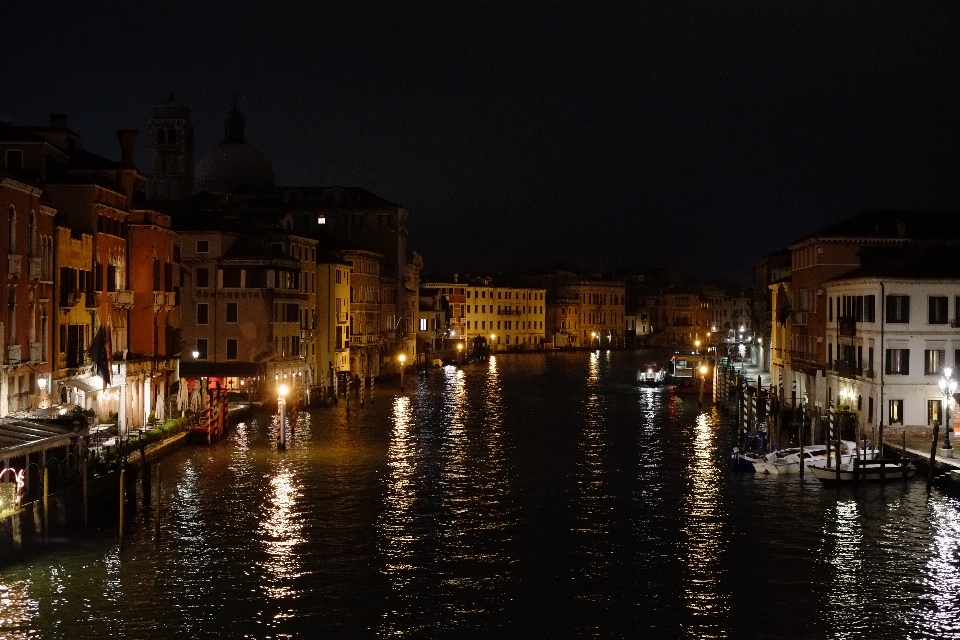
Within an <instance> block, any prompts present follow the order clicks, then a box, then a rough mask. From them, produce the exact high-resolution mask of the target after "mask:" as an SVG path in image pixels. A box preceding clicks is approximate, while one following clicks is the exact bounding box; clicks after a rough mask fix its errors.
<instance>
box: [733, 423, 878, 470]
mask: <svg viewBox="0 0 960 640" xmlns="http://www.w3.org/2000/svg"><path fill="white" fill-rule="evenodd" d="M758 438H759V439H763V438H765V434H764V433H763V432H760V431H757V432H754V431H751V432H750V433H748V434H747V436H746V438H745V440H744V448H743V449H742V450H741V449H734V450H733V452H734V453H733V459H732V463H731V468H732V469H734V470H735V471H745V472H748V473H760V474H764V475H796V474H799V473H800V460H801V452H800V447H790V448H787V449H780V450H774V451H770V452H767V449H773V447H772V446H770V447H767V446H766V443H765V441H763V440H761V442H760V443H759V444H758V443H757V442H756V440H757V439H758ZM874 454H875V451H874V450H873V449H872V448H870V447H869V446H865V447H863V448H861V449H860V451H859V455H858V451H857V443H856V442H853V441H850V440H841V441H840V464H841V465H843V464H850V463H851V462H852V461H853V460H855V459H857V458H858V457H859V458H860V460H861V461H863V460H871V459H873V458H874ZM802 459H803V461H804V469H807V470H809V469H811V468H813V467H819V466H823V467H826V466H827V447H826V445H822V444H812V445H809V446H805V447H804V448H803V457H802ZM834 464H836V450H835V449H834V448H833V447H831V448H830V465H831V466H832V465H834Z"/></svg>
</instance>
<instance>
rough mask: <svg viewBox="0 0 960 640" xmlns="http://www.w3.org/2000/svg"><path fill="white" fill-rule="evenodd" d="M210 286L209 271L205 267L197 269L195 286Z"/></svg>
mask: <svg viewBox="0 0 960 640" xmlns="http://www.w3.org/2000/svg"><path fill="white" fill-rule="evenodd" d="M209 286H210V271H209V270H208V269H207V268H206V267H200V268H198V269H197V287H198V288H204V289H205V288H206V287H209Z"/></svg>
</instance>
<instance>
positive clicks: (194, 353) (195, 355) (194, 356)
mask: <svg viewBox="0 0 960 640" xmlns="http://www.w3.org/2000/svg"><path fill="white" fill-rule="evenodd" d="M199 357H200V352H199V351H197V350H196V349H194V350H193V359H194V360H196V359H197V358H199Z"/></svg>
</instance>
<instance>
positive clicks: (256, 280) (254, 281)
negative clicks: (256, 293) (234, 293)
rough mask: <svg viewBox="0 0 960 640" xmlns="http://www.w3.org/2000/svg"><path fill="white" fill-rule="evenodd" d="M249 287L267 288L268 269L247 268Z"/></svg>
mask: <svg viewBox="0 0 960 640" xmlns="http://www.w3.org/2000/svg"><path fill="white" fill-rule="evenodd" d="M247 288H248V289H266V288H267V270H266V269H247Z"/></svg>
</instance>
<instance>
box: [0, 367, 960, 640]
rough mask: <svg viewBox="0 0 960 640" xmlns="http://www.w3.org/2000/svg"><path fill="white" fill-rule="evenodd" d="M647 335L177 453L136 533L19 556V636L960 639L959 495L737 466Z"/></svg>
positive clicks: (14, 624) (9, 594)
mask: <svg viewBox="0 0 960 640" xmlns="http://www.w3.org/2000/svg"><path fill="white" fill-rule="evenodd" d="M650 357H651V356H650V354H646V353H643V352H593V353H589V352H579V353H551V354H531V355H501V356H497V357H496V358H492V359H491V360H490V362H489V363H478V364H471V365H468V366H466V367H464V368H462V369H455V368H453V367H448V368H446V369H437V370H434V371H431V372H429V373H428V374H426V375H421V376H415V375H412V374H409V373H408V375H407V379H406V383H407V385H406V386H407V394H406V395H402V396H401V395H400V394H399V393H398V390H397V389H392V390H391V389H384V388H382V387H380V386H378V390H377V395H376V397H375V398H374V402H373V403H371V402H370V400H369V398H368V399H367V401H366V402H365V403H364V407H363V408H360V407H358V406H357V403H356V402H352V403H351V404H352V406H351V412H350V415H349V416H348V415H347V413H346V407H345V405H344V403H342V402H341V404H339V405H337V406H335V407H330V408H324V409H321V410H318V411H315V412H312V413H311V414H301V415H300V416H299V417H298V423H297V425H296V428H295V430H294V433H293V434H292V436H291V439H290V443H289V445H288V448H287V450H286V451H285V452H278V451H276V448H275V442H274V427H273V425H272V424H271V418H272V416H271V415H264V416H261V417H259V418H256V417H255V418H253V419H251V420H249V421H248V422H246V423H244V424H241V425H239V426H238V427H237V428H236V429H234V430H233V431H232V433H231V434H230V437H229V438H228V440H227V441H226V442H224V443H222V444H221V445H218V446H214V447H210V448H200V447H191V448H186V449H183V450H181V451H178V452H177V453H175V454H173V455H172V456H170V457H167V458H165V459H164V460H163V462H162V464H161V467H162V477H163V484H162V509H161V514H160V522H159V525H160V526H159V534H157V532H156V529H157V527H156V524H157V523H156V522H155V521H154V515H153V513H152V511H151V512H145V511H141V512H140V513H139V514H137V516H136V517H135V518H134V523H133V524H134V530H133V531H132V532H131V533H130V534H129V535H128V536H127V537H126V538H125V539H124V542H123V545H122V546H121V545H119V544H118V543H117V540H116V537H115V535H113V534H112V533H108V532H101V533H99V534H95V535H88V536H85V537H84V538H82V539H64V540H57V541H54V542H53V544H52V545H51V547H50V548H48V549H47V550H46V551H44V552H43V553H42V554H40V555H36V556H33V557H31V558H29V559H27V560H25V561H22V562H20V563H17V564H14V565H7V566H5V567H4V568H3V569H2V570H0V637H4V638H6V637H9V638H22V637H29V638H45V639H54V638H62V639H74V638H164V639H172V638H321V637H323V638H375V637H399V638H405V637H417V638H435V637H437V638H440V637H443V638H446V637H449V638H498V637H527V638H560V637H563V638H636V637H645V638H754V637H756V638H864V639H867V638H870V639H876V638H908V637H909V638H960V502H958V501H957V500H956V499H954V498H951V497H949V496H944V495H941V494H939V493H937V492H934V493H933V494H932V495H931V496H930V497H928V496H927V494H926V490H925V486H924V483H923V481H921V480H916V481H912V482H908V483H901V482H895V483H891V484H888V485H885V486H871V487H863V488H859V489H857V488H843V489H841V490H836V489H825V488H823V487H821V486H820V485H819V484H818V483H817V481H816V480H814V479H807V481H806V482H801V481H800V479H799V478H797V477H782V478H777V477H754V476H743V475H732V474H730V473H729V471H728V469H727V465H728V460H729V454H730V451H731V448H732V447H733V446H734V444H735V442H734V441H735V435H734V434H733V433H732V428H731V425H730V423H729V420H728V419H727V418H726V417H725V416H721V415H719V414H718V413H716V412H715V410H714V409H713V408H712V407H711V406H709V405H707V406H706V407H705V408H703V409H701V408H700V407H699V406H698V402H697V398H696V396H676V395H673V394H671V393H669V392H667V391H665V390H661V389H650V388H638V387H637V386H636V384H635V377H636V372H637V368H638V367H639V366H640V365H641V364H643V362H644V361H645V360H646V359H648V358H650Z"/></svg>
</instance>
